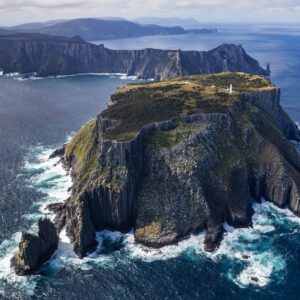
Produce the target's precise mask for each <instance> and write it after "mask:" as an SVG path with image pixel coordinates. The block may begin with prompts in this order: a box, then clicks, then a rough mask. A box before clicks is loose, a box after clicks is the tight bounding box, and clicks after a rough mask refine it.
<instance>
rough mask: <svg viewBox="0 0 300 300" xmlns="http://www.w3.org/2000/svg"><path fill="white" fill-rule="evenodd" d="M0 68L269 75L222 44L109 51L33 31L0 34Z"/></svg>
mask: <svg viewBox="0 0 300 300" xmlns="http://www.w3.org/2000/svg"><path fill="white" fill-rule="evenodd" d="M0 70H2V71H3V72H4V73H13V72H18V73H22V74H27V73H36V74H37V76H49V75H69V74H78V73H123V74H127V75H129V76H137V77H138V78H141V79H149V78H154V79H155V80H165V79H170V78H174V77H179V76H184V75H193V74H208V73H220V72H227V71H231V72H237V71H239V72H246V73H251V74H260V75H269V73H270V72H269V70H265V69H263V68H262V67H260V66H259V64H258V62H257V61H256V60H255V59H253V58H252V57H250V56H249V55H248V54H247V53H246V52H245V50H244V49H243V47H242V46H240V45H232V44H224V45H221V46H219V47H217V48H215V49H213V50H210V51H181V50H159V49H143V50H111V49H107V48H105V47H104V45H94V44H90V43H87V42H85V41H84V40H82V39H81V38H80V37H73V38H65V37H55V36H47V35H43V34H38V33H35V34H29V33H28V34H25V33H24V34H15V35H4V36H0Z"/></svg>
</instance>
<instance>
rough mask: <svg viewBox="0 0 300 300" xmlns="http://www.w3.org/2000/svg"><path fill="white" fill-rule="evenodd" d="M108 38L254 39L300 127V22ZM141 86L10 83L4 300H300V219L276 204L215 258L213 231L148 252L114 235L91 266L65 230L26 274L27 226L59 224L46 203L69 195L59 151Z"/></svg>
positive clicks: (5, 93)
mask: <svg viewBox="0 0 300 300" xmlns="http://www.w3.org/2000/svg"><path fill="white" fill-rule="evenodd" d="M97 43H101V41H98V42H97ZM104 43H105V45H106V46H107V47H108V48H113V49H141V48H145V47H152V48H163V49H179V48H180V49H182V50H209V49H212V48H214V47H217V46H218V45H220V44H222V43H235V44H242V45H243V46H244V47H245V49H246V50H247V52H248V53H249V54H250V55H251V56H253V57H254V58H256V59H257V60H259V62H260V63H261V64H262V65H263V66H265V65H266V64H267V63H270V65H271V70H272V76H271V79H272V81H273V82H274V83H275V84H277V85H278V86H280V87H281V88H282V105H283V107H284V108H285V109H286V111H287V112H288V113H289V115H290V116H291V117H292V118H293V120H294V121H295V122H299V121H300V101H299V100H300V99H299V95H300V51H299V49H300V25H297V26H296V25H293V26H292V25H285V26H283V25H282V26H271V25H269V26H266V25H264V26H258V25H251V26H250V25H230V26H229V25H226V26H225V27H221V28H220V31H219V33H217V34H202V35H193V34H190V35H179V36H153V37H140V38H131V39H122V40H112V41H104ZM133 80H135V79H134V78H127V77H126V76H121V75H109V74H106V75H100V74H89V75H77V76H63V77H61V78H44V79H25V80H22V79H21V78H20V76H16V75H14V76H11V77H7V76H0V299H2V298H3V299H208V300H209V299H283V298H286V299H300V290H299V284H300V219H299V218H297V217H295V216H294V215H293V214H292V213H290V212H289V211H287V210H282V209H278V208H276V207H275V206H274V205H272V204H270V203H268V202H263V203H262V204H256V203H253V207H254V210H255V215H254V221H253V223H254V226H253V228H245V229H234V228H231V227H230V226H229V225H228V224H224V228H225V229H226V234H225V237H224V240H223V242H222V245H221V247H220V248H219V250H218V251H217V252H215V253H213V254H208V253H206V252H205V251H204V249H203V240H204V234H203V233H199V235H195V236H191V237H190V238H189V239H187V240H184V241H181V242H180V243H178V244H177V245H172V246H167V247H163V248H162V249H159V250H151V249H150V250H147V251H145V249H144V248H143V247H141V246H139V245H136V244H135V243H134V240H133V234H132V232H129V233H128V234H125V235H122V234H121V233H118V232H109V231H102V232H99V233H98V234H97V239H98V241H99V247H98V248H97V250H96V252H95V253H93V254H92V255H90V256H89V257H86V258H84V259H82V260H80V259H79V258H77V257H76V255H74V253H73V251H72V246H71V244H70V243H69V240H68V238H67V236H66V234H65V232H64V231H63V232H62V233H61V236H60V237H61V241H60V244H59V248H58V250H57V251H56V253H55V254H54V256H53V257H52V259H51V260H50V261H49V262H48V263H46V264H44V265H43V267H42V268H41V269H40V271H39V272H38V273H37V275H34V276H30V277H26V278H24V277H17V276H16V275H15V274H14V272H13V271H12V270H11V268H10V258H11V256H12V254H13V253H14V251H15V250H16V249H17V246H18V242H19V241H20V237H21V231H22V230H29V231H30V232H36V231H37V220H38V218H39V217H41V216H44V215H48V216H49V217H50V218H53V216H52V215H51V214H50V215H49V214H48V212H47V211H46V210H45V207H46V205H47V204H49V203H55V202H59V201H63V200H65V199H66V198H67V197H68V196H69V192H68V188H69V187H70V185H71V180H70V178H69V176H68V175H67V174H66V171H65V170H64V169H63V168H62V167H61V166H60V165H59V164H56V163H57V159H49V155H50V154H51V152H52V151H53V150H55V149H56V148H57V147H59V146H60V145H62V144H64V143H66V142H67V141H68V140H70V139H71V137H72V136H73V135H74V133H75V132H76V131H77V130H78V129H79V128H80V127H81V126H82V125H84V124H85V123H86V122H87V121H89V120H90V119H91V118H93V117H95V116H96V115H97V114H98V113H100V112H101V110H103V109H104V108H105V105H106V101H107V99H108V98H109V96H110V94H111V93H112V92H113V91H114V90H115V89H116V87H118V86H120V85H122V84H125V83H127V82H132V81H133ZM245 257H246V258H245ZM251 277H256V278H258V279H259V281H258V282H254V281H253V280H251Z"/></svg>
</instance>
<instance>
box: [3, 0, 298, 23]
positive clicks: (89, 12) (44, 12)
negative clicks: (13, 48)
mask: <svg viewBox="0 0 300 300" xmlns="http://www.w3.org/2000/svg"><path fill="white" fill-rule="evenodd" d="M298 14H299V0H259V1H253V0H230V1H228V0H151V1H149V0H0V17H1V18H0V21H1V22H2V23H3V22H7V23H9V22H10V23H12V22H15V23H17V22H18V23H20V22H23V21H24V22H25V21H26V22H28V21H36V20H48V19H55V18H78V17H101V16H121V17H125V18H128V19H131V18H135V17H140V16H151V15H152V16H155V15H156V16H157V15H158V16H170V17H194V18H197V19H199V20H202V21H207V22H208V21H211V22H215V21H227V22H228V21H238V20H244V21H255V20H262V21H263V20H265V21H272V20H274V18H275V19H276V20H278V17H279V18H280V21H285V20H287V21H289V20H291V21H292V20H295V21H297V20H298V18H299V16H298Z"/></svg>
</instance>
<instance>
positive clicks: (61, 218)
mask: <svg viewBox="0 0 300 300" xmlns="http://www.w3.org/2000/svg"><path fill="white" fill-rule="evenodd" d="M47 209H48V210H49V211H51V212H53V213H54V214H55V218H54V220H53V224H54V225H55V227H56V230H57V232H60V231H61V230H62V229H63V228H64V227H65V225H66V203H54V204H49V205H47Z"/></svg>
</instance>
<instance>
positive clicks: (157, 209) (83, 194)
mask: <svg viewBox="0 0 300 300" xmlns="http://www.w3.org/2000/svg"><path fill="white" fill-rule="evenodd" d="M229 84H233V86H234V91H233V93H232V94H230V93H229V91H228V87H229ZM291 139H293V140H300V134H299V130H298V129H297V127H296V125H295V124H294V122H293V121H291V120H290V118H289V117H288V116H287V114H286V113H285V112H284V111H283V109H282V108H281V106H280V90H279V89H278V88H277V87H275V86H274V85H272V84H271V83H270V82H269V81H268V80H267V79H266V78H263V77H259V76H251V75H247V74H243V73H222V74H219V75H204V76H189V77H183V78H181V79H173V80H170V81H165V82H157V83H148V84H132V85H128V86H125V87H122V88H119V90H118V91H117V92H116V93H115V94H114V95H112V96H111V99H110V105H109V106H108V108H107V109H106V110H105V111H103V112H102V113H101V114H100V115H99V116H98V117H97V118H96V119H95V120H93V121H91V122H90V123H89V124H87V125H86V126H85V127H83V128H82V129H81V130H80V131H79V132H78V133H77V134H76V136H75V137H74V139H73V140H72V141H71V142H70V143H69V144H68V145H66V147H65V149H64V158H63V159H64V162H65V163H66V164H67V165H68V166H69V167H70V168H71V170H72V171H71V173H72V177H73V181H74V185H73V192H72V197H71V198H70V199H69V200H68V201H67V204H66V224H67V234H68V236H69V237H70V239H71V241H72V243H73V244H74V250H75V251H76V253H77V254H78V255H79V256H84V255H86V254H87V253H88V252H89V251H92V250H93V249H94V248H95V247H96V240H95V232H96V231H97V230H101V229H114V230H120V231H123V232H126V231H127V230H129V229H130V228H132V227H133V228H134V234H135V239H136V241H137V242H140V243H143V244H145V245H148V246H151V247H161V246H163V245H167V244H171V243H174V242H177V241H179V240H181V239H184V238H187V237H188V236H189V235H190V234H192V233H197V232H199V231H200V230H202V229H206V237H205V249H206V250H207V251H214V250H215V249H216V248H217V247H218V246H219V244H220V242H221V240H222V235H223V231H224V229H223V223H224V222H225V221H226V222H228V223H229V224H230V225H231V226H234V227H246V226H251V224H252V220H251V217H252V214H253V211H252V205H251V199H255V200H256V201H260V199H261V197H264V198H266V199H267V200H268V201H271V202H273V203H274V204H276V205H277V206H279V207H288V208H289V209H290V210H291V211H292V212H294V213H295V214H296V215H298V216H300V205H299V203H300V174H299V170H300V158H299V155H298V153H297V151H296V149H295V147H294V146H293V144H292V143H290V142H289V140H291Z"/></svg>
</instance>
